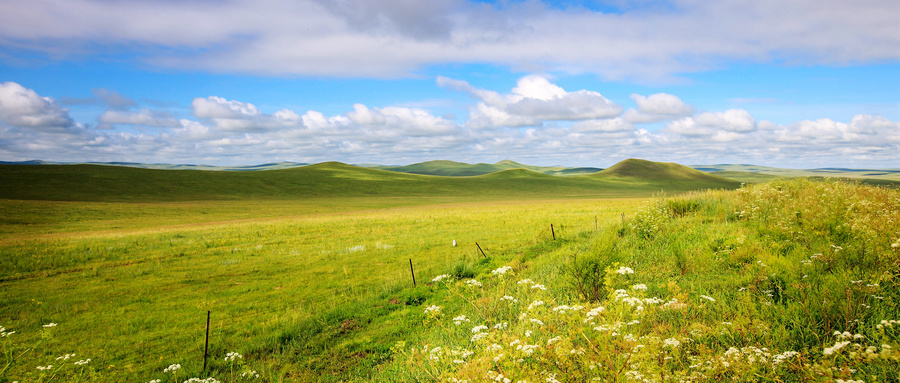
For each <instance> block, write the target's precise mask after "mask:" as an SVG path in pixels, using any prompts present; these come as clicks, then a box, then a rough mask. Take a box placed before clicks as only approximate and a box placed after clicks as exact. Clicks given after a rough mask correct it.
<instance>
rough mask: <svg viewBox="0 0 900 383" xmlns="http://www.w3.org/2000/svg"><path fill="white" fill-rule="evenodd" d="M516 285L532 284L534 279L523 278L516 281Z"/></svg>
mask: <svg viewBox="0 0 900 383" xmlns="http://www.w3.org/2000/svg"><path fill="white" fill-rule="evenodd" d="M516 284H517V285H533V284H534V281H532V280H530V279H523V280H521V281H518V282H516Z"/></svg>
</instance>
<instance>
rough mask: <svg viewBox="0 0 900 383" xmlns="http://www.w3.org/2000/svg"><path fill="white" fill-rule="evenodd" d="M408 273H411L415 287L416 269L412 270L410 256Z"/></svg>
mask: <svg viewBox="0 0 900 383" xmlns="http://www.w3.org/2000/svg"><path fill="white" fill-rule="evenodd" d="M409 273H410V274H412V278H413V287H416V271H415V270H413V265H412V258H410V259H409Z"/></svg>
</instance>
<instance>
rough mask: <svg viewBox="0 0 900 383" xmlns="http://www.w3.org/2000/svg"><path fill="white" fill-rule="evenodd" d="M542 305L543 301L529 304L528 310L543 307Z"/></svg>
mask: <svg viewBox="0 0 900 383" xmlns="http://www.w3.org/2000/svg"><path fill="white" fill-rule="evenodd" d="M543 305H544V301H534V302H531V304H530V305H528V310H531V309H533V308H535V307H538V306H543Z"/></svg>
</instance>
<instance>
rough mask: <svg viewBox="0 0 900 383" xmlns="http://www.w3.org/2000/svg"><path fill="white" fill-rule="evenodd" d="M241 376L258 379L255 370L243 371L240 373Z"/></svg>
mask: <svg viewBox="0 0 900 383" xmlns="http://www.w3.org/2000/svg"><path fill="white" fill-rule="evenodd" d="M241 377H242V378H246V379H259V373H257V372H256V371H255V370H250V371H244V372H242V373H241Z"/></svg>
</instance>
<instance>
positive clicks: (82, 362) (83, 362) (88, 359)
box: [75, 358, 91, 366]
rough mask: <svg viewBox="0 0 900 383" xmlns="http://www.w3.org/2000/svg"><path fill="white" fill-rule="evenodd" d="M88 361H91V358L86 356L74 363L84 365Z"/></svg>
mask: <svg viewBox="0 0 900 383" xmlns="http://www.w3.org/2000/svg"><path fill="white" fill-rule="evenodd" d="M90 362H91V358H87V359H82V360H79V361H76V362H75V365H76V366H84V365H85V364H88V363H90Z"/></svg>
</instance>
